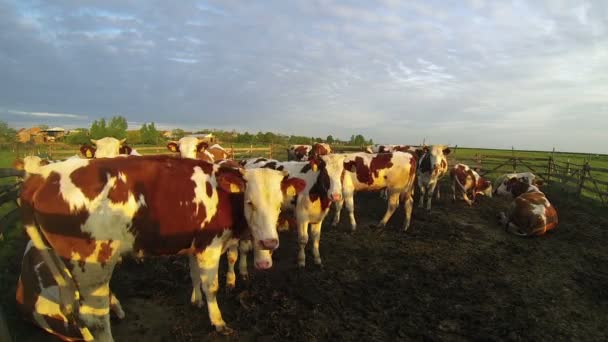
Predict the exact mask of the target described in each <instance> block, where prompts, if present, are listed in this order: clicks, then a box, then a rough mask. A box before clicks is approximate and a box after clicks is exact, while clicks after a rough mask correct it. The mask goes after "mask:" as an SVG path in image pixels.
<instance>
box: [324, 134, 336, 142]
mask: <svg viewBox="0 0 608 342" xmlns="http://www.w3.org/2000/svg"><path fill="white" fill-rule="evenodd" d="M325 142H326V143H328V144H333V143H334V137H332V136H331V135H328V136H327V138H326V139H325Z"/></svg>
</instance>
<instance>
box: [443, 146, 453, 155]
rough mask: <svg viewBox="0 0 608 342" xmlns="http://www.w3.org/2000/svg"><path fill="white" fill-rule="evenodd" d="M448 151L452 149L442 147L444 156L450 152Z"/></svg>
mask: <svg viewBox="0 0 608 342" xmlns="http://www.w3.org/2000/svg"><path fill="white" fill-rule="evenodd" d="M450 152H452V150H450V149H449V148H444V149H443V154H444V155H446V156H447V155H448V154H450Z"/></svg>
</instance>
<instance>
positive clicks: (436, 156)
mask: <svg viewBox="0 0 608 342" xmlns="http://www.w3.org/2000/svg"><path fill="white" fill-rule="evenodd" d="M416 153H417V154H418V156H419V157H418V170H417V176H418V188H420V202H419V204H418V206H419V207H420V208H422V207H424V201H425V199H426V209H427V210H429V211H430V210H431V201H432V198H433V194H435V196H436V197H437V198H438V199H439V198H440V196H441V194H440V189H439V186H438V185H439V180H440V179H441V178H443V176H445V174H446V173H447V172H448V160H447V158H446V156H447V155H448V154H450V149H449V148H447V147H446V146H444V145H433V146H430V147H423V148H422V149H419V150H416Z"/></svg>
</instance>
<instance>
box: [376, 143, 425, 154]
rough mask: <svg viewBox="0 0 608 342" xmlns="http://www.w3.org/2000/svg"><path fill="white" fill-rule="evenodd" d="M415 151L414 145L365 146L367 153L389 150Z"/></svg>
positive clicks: (387, 151)
mask: <svg viewBox="0 0 608 342" xmlns="http://www.w3.org/2000/svg"><path fill="white" fill-rule="evenodd" d="M415 151H416V148H415V147H412V146H410V145H380V144H375V145H369V146H367V147H366V148H365V152H367V153H389V152H410V153H414V152H415Z"/></svg>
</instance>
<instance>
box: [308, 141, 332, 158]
mask: <svg viewBox="0 0 608 342" xmlns="http://www.w3.org/2000/svg"><path fill="white" fill-rule="evenodd" d="M330 153H331V147H330V146H329V145H328V144H325V143H315V144H314V145H312V148H311V149H310V152H309V153H308V159H311V158H315V157H318V156H324V155H328V154H330Z"/></svg>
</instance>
